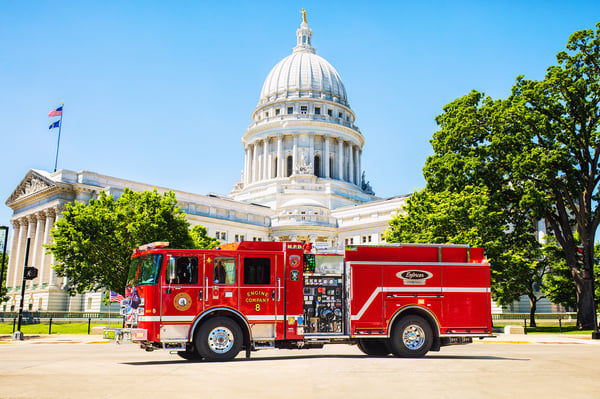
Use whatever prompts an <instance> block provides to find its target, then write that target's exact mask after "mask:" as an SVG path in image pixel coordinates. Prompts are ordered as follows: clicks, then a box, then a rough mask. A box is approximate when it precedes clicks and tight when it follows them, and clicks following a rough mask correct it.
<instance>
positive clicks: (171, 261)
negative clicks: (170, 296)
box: [167, 255, 175, 284]
mask: <svg viewBox="0 0 600 399" xmlns="http://www.w3.org/2000/svg"><path fill="white" fill-rule="evenodd" d="M167 261H168V263H167V279H168V280H169V284H171V283H172V282H173V280H175V258H174V257H172V256H171V255H169V257H168V258H167Z"/></svg>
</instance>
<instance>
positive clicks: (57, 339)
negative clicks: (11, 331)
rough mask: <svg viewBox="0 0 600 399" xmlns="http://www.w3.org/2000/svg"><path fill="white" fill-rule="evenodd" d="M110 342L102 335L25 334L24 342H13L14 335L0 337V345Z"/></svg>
mask: <svg viewBox="0 0 600 399" xmlns="http://www.w3.org/2000/svg"><path fill="white" fill-rule="evenodd" d="M109 342H110V341H109V340H105V339H103V338H102V335H98V334H93V335H86V334H52V335H47V334H40V335H27V334H25V336H24V339H23V341H13V339H12V335H0V345H28V344H104V343H109Z"/></svg>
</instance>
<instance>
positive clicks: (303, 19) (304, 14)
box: [302, 8, 308, 24]
mask: <svg viewBox="0 0 600 399" xmlns="http://www.w3.org/2000/svg"><path fill="white" fill-rule="evenodd" d="M302 22H304V23H305V24H307V23H308V22H306V10H305V9H304V8H303V9H302Z"/></svg>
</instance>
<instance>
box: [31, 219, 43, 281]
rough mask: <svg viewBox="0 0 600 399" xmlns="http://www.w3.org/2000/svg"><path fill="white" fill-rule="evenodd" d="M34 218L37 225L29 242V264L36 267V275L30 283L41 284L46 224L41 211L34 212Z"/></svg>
mask: <svg viewBox="0 0 600 399" xmlns="http://www.w3.org/2000/svg"><path fill="white" fill-rule="evenodd" d="M35 219H36V220H37V226H36V228H35V240H34V241H33V242H32V244H31V247H32V256H31V258H30V259H31V262H29V263H30V265H29V266H35V267H36V268H37V269H38V276H37V278H36V279H34V280H33V281H32V284H33V283H36V284H41V281H42V274H41V273H40V272H41V267H42V254H43V253H44V247H43V245H44V226H45V224H46V219H45V215H44V213H43V212H41V213H38V214H36V215H35Z"/></svg>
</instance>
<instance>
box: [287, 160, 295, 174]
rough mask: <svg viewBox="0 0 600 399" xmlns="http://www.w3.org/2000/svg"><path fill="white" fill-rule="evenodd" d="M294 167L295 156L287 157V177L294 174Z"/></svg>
mask: <svg viewBox="0 0 600 399" xmlns="http://www.w3.org/2000/svg"><path fill="white" fill-rule="evenodd" d="M293 168H294V158H293V157H292V156H291V155H288V157H287V177H290V176H291V175H292V171H293Z"/></svg>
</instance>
